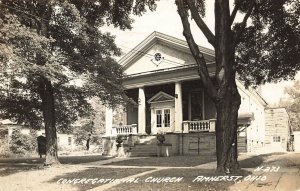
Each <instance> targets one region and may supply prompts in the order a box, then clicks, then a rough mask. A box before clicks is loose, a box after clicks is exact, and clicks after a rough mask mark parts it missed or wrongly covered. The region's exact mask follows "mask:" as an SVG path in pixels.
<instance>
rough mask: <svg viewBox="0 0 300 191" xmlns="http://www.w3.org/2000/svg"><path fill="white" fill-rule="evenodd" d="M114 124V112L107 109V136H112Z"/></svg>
mask: <svg viewBox="0 0 300 191" xmlns="http://www.w3.org/2000/svg"><path fill="white" fill-rule="evenodd" d="M112 123H113V111H112V109H111V108H109V107H106V109H105V135H106V136H111V135H112V133H111V132H112Z"/></svg>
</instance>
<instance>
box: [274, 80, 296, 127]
mask: <svg viewBox="0 0 300 191" xmlns="http://www.w3.org/2000/svg"><path fill="white" fill-rule="evenodd" d="M285 92H286V93H287V94H288V95H289V98H288V99H284V100H280V103H279V106H281V107H286V109H287V112H288V114H289V116H290V121H291V125H292V128H293V130H294V131H300V81H299V80H298V81H295V83H294V84H293V86H291V87H286V88H285Z"/></svg>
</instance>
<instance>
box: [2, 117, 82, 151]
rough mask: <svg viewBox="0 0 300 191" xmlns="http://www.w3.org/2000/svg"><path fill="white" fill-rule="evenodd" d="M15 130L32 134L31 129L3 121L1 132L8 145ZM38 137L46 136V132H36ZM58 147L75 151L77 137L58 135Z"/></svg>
mask: <svg viewBox="0 0 300 191" xmlns="http://www.w3.org/2000/svg"><path fill="white" fill-rule="evenodd" d="M15 129H20V132H21V133H22V134H24V135H29V134H30V133H32V131H31V129H30V128H28V127H25V126H22V125H18V124H14V123H12V122H11V121H9V120H5V121H2V123H1V125H0V130H1V131H2V132H4V133H3V135H4V136H3V138H7V141H8V143H9V142H10V139H11V136H12V133H13V131H14V130H15ZM35 133H36V137H38V136H41V135H42V136H45V130H37V131H35ZM57 145H58V147H59V149H60V150H70V151H72V150H74V149H76V147H77V145H76V144H75V136H74V135H72V134H63V133H57Z"/></svg>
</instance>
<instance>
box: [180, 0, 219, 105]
mask: <svg viewBox="0 0 300 191" xmlns="http://www.w3.org/2000/svg"><path fill="white" fill-rule="evenodd" d="M176 5H177V8H178V13H179V15H180V18H181V21H182V26H183V35H184V36H185V39H186V41H187V43H188V45H189V48H190V51H191V53H192V55H193V57H194V58H195V60H196V63H197V65H198V74H199V76H200V78H201V81H202V83H203V85H204V87H205V89H206V90H207V93H208V94H209V95H210V97H211V98H212V100H213V101H216V100H217V90H216V89H215V85H214V84H213V82H212V80H211V78H210V77H209V73H208V69H207V65H206V62H205V59H204V56H203V54H202V53H201V52H200V50H199V47H198V45H197V44H196V42H195V40H194V38H193V35H192V32H191V28H190V23H189V21H188V16H187V12H186V10H185V9H184V5H183V0H176Z"/></svg>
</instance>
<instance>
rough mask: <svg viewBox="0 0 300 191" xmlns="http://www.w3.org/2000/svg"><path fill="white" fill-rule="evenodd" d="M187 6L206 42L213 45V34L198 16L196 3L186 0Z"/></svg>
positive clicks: (192, 0)
mask: <svg viewBox="0 0 300 191" xmlns="http://www.w3.org/2000/svg"><path fill="white" fill-rule="evenodd" d="M187 3H188V6H189V8H190V10H191V13H192V17H193V19H194V20H195V22H196V24H197V25H198V27H199V28H200V29H201V31H202V32H203V34H204V35H205V37H206V38H207V40H208V42H209V43H210V44H211V45H212V46H213V47H215V35H214V34H213V33H212V32H211V31H210V29H209V28H208V27H207V25H206V24H205V22H204V21H203V19H202V18H201V17H200V15H199V13H198V10H197V9H196V4H195V1H194V0H187Z"/></svg>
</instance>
